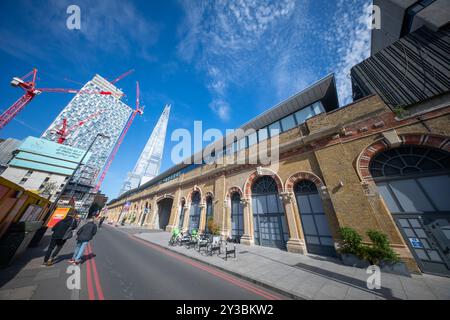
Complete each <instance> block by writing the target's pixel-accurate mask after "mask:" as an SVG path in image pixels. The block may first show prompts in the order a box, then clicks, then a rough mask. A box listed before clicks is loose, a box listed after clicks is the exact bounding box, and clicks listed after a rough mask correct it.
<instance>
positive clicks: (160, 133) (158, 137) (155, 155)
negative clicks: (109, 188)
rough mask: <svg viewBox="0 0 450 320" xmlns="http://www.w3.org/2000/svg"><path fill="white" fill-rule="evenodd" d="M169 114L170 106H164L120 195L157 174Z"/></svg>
mask: <svg viewBox="0 0 450 320" xmlns="http://www.w3.org/2000/svg"><path fill="white" fill-rule="evenodd" d="M169 113H170V105H166V106H165V107H164V111H163V113H162V114H161V116H160V117H159V120H158V123H157V124H156V126H155V128H154V129H153V132H152V134H151V136H150V138H149V139H148V141H147V144H146V145H145V148H144V150H143V151H142V153H141V156H140V157H139V160H138V161H137V162H136V165H135V166H134V169H133V171H132V172H129V173H128V175H127V178H126V179H125V181H124V183H123V186H122V190H121V191H120V194H122V193H124V192H126V191H128V190H131V189H134V188H137V187H139V186H140V185H142V184H144V183H146V182H147V181H150V180H151V179H153V178H154V177H156V176H157V175H158V174H159V169H160V167H161V160H162V155H163V151H164V141H165V139H166V131H167V123H168V122H169Z"/></svg>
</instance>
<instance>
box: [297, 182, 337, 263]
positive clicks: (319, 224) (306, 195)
mask: <svg viewBox="0 0 450 320" xmlns="http://www.w3.org/2000/svg"><path fill="white" fill-rule="evenodd" d="M294 193H295V199H296V200H297V206H298V211H299V214H300V220H301V221H302V228H303V234H304V235H305V243H306V248H307V250H308V253H315V254H320V255H326V256H336V251H335V249H334V241H333V238H332V236H331V231H330V226H329V224H328V220H327V217H326V216H325V212H324V209H323V204H322V199H321V198H320V196H319V191H318V190H317V187H316V185H315V184H314V182H312V181H310V180H300V181H299V182H297V184H295V186H294Z"/></svg>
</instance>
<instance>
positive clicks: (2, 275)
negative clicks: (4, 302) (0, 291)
mask: <svg viewBox="0 0 450 320" xmlns="http://www.w3.org/2000/svg"><path fill="white" fill-rule="evenodd" d="M50 239H51V235H50V234H47V235H44V236H43V237H42V240H41V241H40V243H39V245H38V246H37V247H34V248H27V249H26V250H25V252H24V253H23V254H22V255H20V256H19V257H17V258H16V259H15V260H14V261H13V262H12V263H11V264H10V265H8V266H3V267H2V268H0V288H2V287H3V286H4V285H5V284H6V283H8V282H9V281H11V280H12V279H14V278H15V277H16V275H17V274H18V273H20V272H21V271H22V269H23V268H25V267H26V266H27V265H28V264H29V262H30V261H32V260H34V259H36V258H42V261H41V263H42V262H43V261H44V255H45V252H46V249H47V247H48V245H49V243H50Z"/></svg>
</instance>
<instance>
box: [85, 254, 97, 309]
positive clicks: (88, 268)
mask: <svg viewBox="0 0 450 320" xmlns="http://www.w3.org/2000/svg"><path fill="white" fill-rule="evenodd" d="M86 280H87V288H88V296H89V300H95V295H94V288H93V285H92V276H91V264H90V262H89V260H88V261H87V262H86Z"/></svg>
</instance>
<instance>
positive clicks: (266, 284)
mask: <svg viewBox="0 0 450 320" xmlns="http://www.w3.org/2000/svg"><path fill="white" fill-rule="evenodd" d="M127 234H128V235H130V236H132V237H134V238H137V239H139V240H143V241H146V242H149V243H151V244H153V245H155V246H158V247H160V248H162V249H165V250H167V251H170V252H174V253H176V254H179V255H181V256H184V257H186V258H189V259H192V260H195V261H197V262H200V263H203V264H206V265H208V266H211V267H214V268H216V269H219V270H221V271H223V272H226V273H228V274H231V275H233V276H235V277H237V278H240V279H243V280H246V281H248V282H251V283H253V284H256V285H259V286H261V287H263V288H266V289H269V290H272V291H274V292H276V293H279V294H282V295H284V296H287V297H289V298H291V299H294V300H310V299H309V298H306V297H302V296H299V295H295V294H293V293H292V292H289V291H285V290H283V289H280V288H277V287H274V286H272V285H270V284H268V283H265V282H262V281H260V280H256V279H253V278H250V277H248V276H246V275H243V274H241V273H237V272H235V271H231V270H228V269H225V268H224V267H221V266H217V265H215V264H213V263H211V262H206V261H203V260H201V259H198V258H196V257H192V256H190V255H187V254H185V253H182V252H178V251H175V250H172V249H170V248H168V247H164V246H162V245H160V244H158V243H155V242H152V241H149V240H147V239H144V238H141V237H137V236H136V235H138V234H139V233H137V234H129V233H127Z"/></svg>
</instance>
